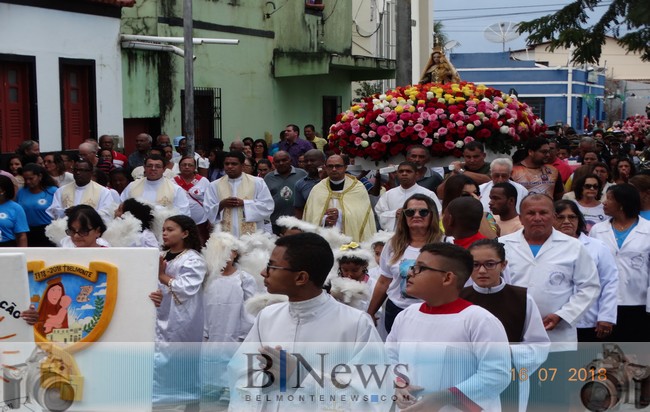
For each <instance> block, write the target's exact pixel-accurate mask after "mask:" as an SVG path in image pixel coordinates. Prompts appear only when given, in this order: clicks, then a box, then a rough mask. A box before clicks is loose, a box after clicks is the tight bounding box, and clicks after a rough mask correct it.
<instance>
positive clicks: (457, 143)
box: [456, 140, 465, 149]
mask: <svg viewBox="0 0 650 412" xmlns="http://www.w3.org/2000/svg"><path fill="white" fill-rule="evenodd" d="M463 146H465V143H464V142H463V141H462V140H459V141H457V142H456V147H457V148H458V149H460V148H461V147H463Z"/></svg>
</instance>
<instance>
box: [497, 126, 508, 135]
mask: <svg viewBox="0 0 650 412" xmlns="http://www.w3.org/2000/svg"><path fill="white" fill-rule="evenodd" d="M509 131H510V128H509V127H508V126H501V127H500V128H499V132H501V134H508V132H509Z"/></svg>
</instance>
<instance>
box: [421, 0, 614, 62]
mask: <svg viewBox="0 0 650 412" xmlns="http://www.w3.org/2000/svg"><path fill="white" fill-rule="evenodd" d="M572 2H573V1H572V0H549V1H548V4H541V3H542V2H540V1H539V0H514V1H513V0H508V1H506V0H491V1H490V2H478V1H476V0H434V14H433V19H434V21H441V22H442V23H443V25H444V31H445V32H446V33H447V36H448V37H449V39H450V40H456V41H458V42H460V45H459V46H456V47H455V48H454V49H453V50H452V52H453V53H476V52H500V51H502V44H501V43H492V42H489V41H488V40H486V39H485V37H484V34H483V32H484V30H485V29H486V28H487V27H488V26H490V25H492V24H495V23H501V22H514V23H517V22H520V21H527V20H532V19H534V18H537V17H541V16H544V15H546V14H550V13H553V12H555V11H557V10H559V9H561V8H562V7H563V6H565V5H567V4H569V3H572ZM603 3H604V4H609V3H610V2H609V1H604V2H603ZM513 4H516V6H513ZM605 9H606V7H598V8H596V9H595V11H594V13H590V15H595V16H599V15H602V13H603V12H604V10H605ZM525 46H526V36H525V35H524V36H519V37H518V38H517V39H515V40H512V41H510V42H508V43H506V45H505V49H506V50H508V49H512V50H517V49H523V48H524V47H525Z"/></svg>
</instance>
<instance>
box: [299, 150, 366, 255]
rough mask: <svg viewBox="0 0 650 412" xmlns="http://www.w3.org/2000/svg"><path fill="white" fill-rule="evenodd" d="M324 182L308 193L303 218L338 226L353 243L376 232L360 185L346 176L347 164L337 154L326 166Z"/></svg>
mask: <svg viewBox="0 0 650 412" xmlns="http://www.w3.org/2000/svg"><path fill="white" fill-rule="evenodd" d="M325 168H326V169H327V175H328V177H327V179H323V180H321V181H320V182H319V183H318V184H317V185H316V186H314V188H313V189H312V190H311V193H310V194H309V198H307V204H306V205H305V210H304V213H303V217H302V219H303V220H305V221H307V222H310V223H313V224H315V225H318V226H327V227H332V226H334V227H337V228H338V229H339V230H340V231H341V232H342V233H344V234H346V235H348V236H351V237H352V239H353V240H354V241H357V242H363V241H365V240H367V239H370V237H372V236H373V235H374V234H375V232H376V231H377V230H376V228H375V217H374V215H373V212H372V207H371V206H370V198H369V197H368V192H367V191H366V188H365V187H364V185H363V183H361V182H359V181H358V180H357V179H355V178H354V177H353V176H350V175H347V174H346V173H345V171H346V169H347V165H346V164H345V162H344V161H343V158H342V157H341V156H339V155H333V156H330V157H329V158H328V159H327V162H326V163H325Z"/></svg>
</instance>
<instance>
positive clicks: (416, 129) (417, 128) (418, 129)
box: [413, 123, 424, 132]
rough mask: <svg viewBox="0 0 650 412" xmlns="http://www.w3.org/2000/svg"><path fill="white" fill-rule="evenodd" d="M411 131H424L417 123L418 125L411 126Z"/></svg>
mask: <svg viewBox="0 0 650 412" xmlns="http://www.w3.org/2000/svg"><path fill="white" fill-rule="evenodd" d="M413 129H414V130H415V131H416V132H419V131H420V130H424V126H422V125H421V124H419V123H418V124H416V125H415V126H413Z"/></svg>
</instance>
